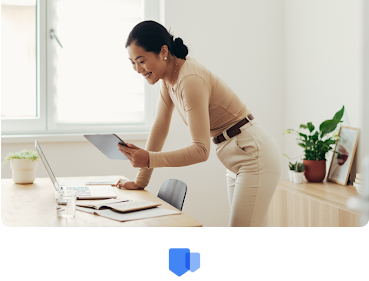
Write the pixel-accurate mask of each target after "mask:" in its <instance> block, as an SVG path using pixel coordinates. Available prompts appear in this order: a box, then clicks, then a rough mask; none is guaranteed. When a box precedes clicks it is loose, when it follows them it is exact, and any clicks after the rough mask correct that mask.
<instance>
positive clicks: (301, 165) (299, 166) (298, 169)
mask: <svg viewBox="0 0 369 281" xmlns="http://www.w3.org/2000/svg"><path fill="white" fill-rule="evenodd" d="M304 170H305V165H304V163H296V167H295V172H296V173H302V172H303V171H304Z"/></svg>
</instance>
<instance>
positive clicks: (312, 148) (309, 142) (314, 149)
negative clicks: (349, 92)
mask: <svg viewBox="0 0 369 281" xmlns="http://www.w3.org/2000/svg"><path fill="white" fill-rule="evenodd" d="M344 110H345V107H344V106H342V109H341V110H339V111H337V112H336V114H335V115H334V116H333V119H328V120H325V121H324V122H322V123H321V124H320V126H319V130H316V131H315V132H314V129H315V126H314V125H313V124H312V123H311V122H309V123H307V124H306V125H304V124H301V125H300V129H307V130H309V133H307V134H304V133H302V132H300V131H297V130H296V131H295V130H293V129H287V130H286V131H284V133H283V134H294V135H296V136H297V138H296V140H297V144H298V145H299V146H301V147H302V148H303V149H304V153H305V158H304V159H305V160H326V159H325V156H326V154H327V152H328V151H330V150H331V149H332V148H333V147H332V145H334V144H335V143H336V141H337V140H338V139H339V136H338V130H337V131H335V129H336V127H337V125H338V124H339V123H341V122H343V121H341V119H342V117H343V112H344ZM335 152H336V151H335ZM336 153H338V152H336ZM338 154H339V153H338Z"/></svg>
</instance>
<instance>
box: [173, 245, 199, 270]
mask: <svg viewBox="0 0 369 281" xmlns="http://www.w3.org/2000/svg"><path fill="white" fill-rule="evenodd" d="M199 268H200V253H190V249H187V248H171V249H169V270H170V271H172V272H173V273H174V274H176V275H177V276H182V275H183V274H185V273H186V272H187V271H191V272H195V271H196V270H198V269H199Z"/></svg>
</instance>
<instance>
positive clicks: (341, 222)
mask: <svg viewBox="0 0 369 281" xmlns="http://www.w3.org/2000/svg"><path fill="white" fill-rule="evenodd" d="M358 195H359V194H358V192H357V191H356V189H355V187H353V186H352V185H351V186H342V185H339V184H335V183H331V182H325V181H324V182H321V183H308V182H306V181H304V182H303V183H300V184H297V183H293V182H291V181H289V180H288V179H283V180H281V181H280V182H279V184H278V187H277V189H276V192H275V194H274V197H273V199H272V201H271V203H270V207H269V213H268V214H269V216H268V226H272V227H273V226H275V227H279V226H318V227H321V226H323V227H324V226H333V227H337V226H344V227H348V226H359V213H358V212H355V211H352V210H349V209H348V208H347V207H346V201H347V200H348V198H350V197H351V196H358Z"/></svg>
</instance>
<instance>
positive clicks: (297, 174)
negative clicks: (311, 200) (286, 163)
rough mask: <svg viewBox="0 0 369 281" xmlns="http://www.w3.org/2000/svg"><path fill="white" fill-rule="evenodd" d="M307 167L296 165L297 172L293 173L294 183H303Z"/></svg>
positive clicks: (302, 164) (300, 164) (301, 164)
mask: <svg viewBox="0 0 369 281" xmlns="http://www.w3.org/2000/svg"><path fill="white" fill-rule="evenodd" d="M304 170H305V165H304V163H296V165H295V172H294V173H293V182H294V183H302V176H303V175H304Z"/></svg>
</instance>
